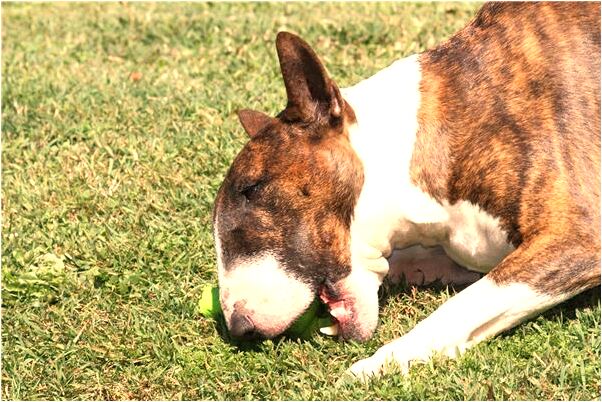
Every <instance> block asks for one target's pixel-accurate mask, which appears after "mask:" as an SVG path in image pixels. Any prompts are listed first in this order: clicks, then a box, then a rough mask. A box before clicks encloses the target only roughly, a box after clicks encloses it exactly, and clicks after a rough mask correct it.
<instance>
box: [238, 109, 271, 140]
mask: <svg viewBox="0 0 602 402" xmlns="http://www.w3.org/2000/svg"><path fill="white" fill-rule="evenodd" d="M237 114H238V120H240V124H242V127H243V128H244V129H245V131H246V132H247V134H249V137H251V138H253V137H254V136H255V135H257V133H258V132H259V131H261V129H262V128H264V127H266V126H267V125H268V124H270V122H271V121H272V120H274V119H273V118H272V117H270V116H268V115H267V114H264V113H261V112H257V111H255V110H250V109H242V110H239V111H238V112H237Z"/></svg>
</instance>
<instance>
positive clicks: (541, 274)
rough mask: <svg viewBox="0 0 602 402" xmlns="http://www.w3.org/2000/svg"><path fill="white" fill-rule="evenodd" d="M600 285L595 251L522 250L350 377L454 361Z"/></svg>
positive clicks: (536, 246) (567, 247) (563, 246)
mask: <svg viewBox="0 0 602 402" xmlns="http://www.w3.org/2000/svg"><path fill="white" fill-rule="evenodd" d="M592 243H593V242H592ZM593 244H595V243H593ZM599 283H600V261H599V257H598V252H597V251H596V250H587V249H584V248H583V247H581V246H579V245H575V244H572V245H571V244H570V242H557V243H555V244H550V243H545V242H537V241H535V242H532V243H531V244H530V245H522V246H521V247H519V248H518V249H517V250H516V251H514V252H513V253H512V254H510V255H509V256H508V257H506V259H504V261H502V262H501V263H500V264H499V265H498V266H497V267H496V268H494V269H493V270H492V271H491V272H490V273H489V274H488V275H487V276H485V277H484V278H483V279H481V280H479V281H478V282H476V283H474V284H473V285H471V286H469V287H468V288H466V289H465V290H464V291H462V292H460V293H459V294H457V295H455V296H454V297H452V298H451V299H449V300H448V301H447V302H445V303H444V304H443V305H442V306H441V307H439V309H437V310H436V311H435V312H434V313H433V314H431V315H430V316H429V317H427V318H426V319H425V320H423V321H422V322H420V323H419V324H418V325H416V327H414V329H412V330H411V331H410V332H408V333H407V334H406V335H404V336H403V337H401V338H399V339H397V340H395V341H393V342H391V343H389V344H387V345H385V346H383V347H381V348H380V349H379V350H378V351H377V352H376V353H375V354H374V355H373V356H372V357H370V358H367V359H364V360H360V361H358V362H357V363H355V364H354V365H352V366H351V368H350V370H349V371H350V372H351V374H353V375H355V376H356V377H359V378H362V379H366V378H367V377H370V376H374V375H377V374H380V373H381V372H383V371H384V370H386V368H387V367H389V366H390V365H396V366H399V368H401V370H402V371H403V372H406V371H407V369H408V367H409V365H410V363H411V362H412V361H420V360H422V361H424V360H427V359H428V358H429V357H430V356H432V355H433V354H434V353H442V354H444V355H447V356H450V357H456V356H457V355H458V354H459V353H461V352H463V351H464V350H466V349H467V348H469V347H470V346H472V345H474V344H476V343H478V342H480V341H482V340H484V339H486V338H488V337H491V336H494V335H496V334H498V333H499V332H501V331H504V330H506V329H509V328H511V327H513V326H515V325H517V324H518V323H520V322H521V321H523V320H525V319H527V318H529V317H531V316H533V315H535V314H537V313H539V312H541V311H543V310H545V309H547V308H550V307H551V306H553V305H555V304H557V303H560V302H561V301H564V300H566V299H568V298H570V297H571V296H573V295H575V294H577V293H579V292H581V291H583V290H585V289H587V288H590V287H593V286H596V285H597V284H599Z"/></svg>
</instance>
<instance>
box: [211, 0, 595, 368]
mask: <svg viewBox="0 0 602 402" xmlns="http://www.w3.org/2000/svg"><path fill="white" fill-rule="evenodd" d="M277 49H278V56H279V59H280V64H281V68H282V72H283V77H284V81H285V86H286V89H287V96H288V104H287V107H286V109H285V110H284V111H283V112H282V113H280V114H279V115H278V117H277V118H271V117H268V116H266V115H263V114H261V113H259V112H252V111H242V112H241V113H240V114H239V117H240V119H241V122H242V124H243V126H244V127H245V129H246V130H247V132H248V133H249V134H250V135H251V137H252V139H251V141H250V142H249V144H247V146H246V147H245V148H244V149H243V150H242V151H241V153H240V154H239V156H238V157H237V158H236V160H235V161H234V163H233V166H232V167H231V169H230V171H229V172H228V175H227V177H226V179H225V181H224V184H223V185H222V188H221V189H220V192H219V193H218V196H217V199H216V207H215V217H214V226H215V240H216V247H217V256H218V266H219V275H220V287H221V289H222V290H221V302H222V306H223V309H224V312H225V316H226V320H227V323H228V326H229V328H230V331H231V332H232V334H233V335H235V336H256V335H259V336H264V337H273V336H276V335H277V334H279V333H281V332H282V331H284V330H285V329H286V328H287V327H288V326H289V325H290V324H291V323H292V322H293V321H294V320H295V319H296V317H298V316H299V315H300V314H301V313H302V312H303V311H304V309H306V308H307V306H308V305H309V303H310V302H311V301H312V300H313V298H314V297H315V295H316V294H319V295H320V297H321V298H322V300H323V301H324V302H325V303H327V304H328V306H329V309H330V312H331V314H332V315H333V317H335V318H336V320H337V324H338V325H337V328H336V330H337V331H338V333H339V335H340V336H341V337H342V338H344V339H357V340H363V339H367V338H369V337H370V336H371V334H372V333H373V331H374V329H375V327H376V324H377V320H378V296H377V292H378V288H379V286H380V284H381V283H382V281H383V279H384V278H385V276H386V275H387V274H388V275H389V276H390V277H392V278H393V279H400V278H401V277H403V276H405V277H406V278H410V279H412V278H415V279H413V280H412V281H413V282H418V283H419V284H424V283H428V282H432V281H433V280H435V279H440V280H441V279H443V280H442V281H443V282H444V283H449V282H462V283H469V282H472V281H475V280H477V279H478V278H479V275H476V274H474V273H469V272H467V271H465V270H463V269H461V268H459V267H458V265H461V266H463V267H466V268H468V269H470V270H472V271H477V272H480V273H486V275H485V276H484V277H483V278H482V279H479V280H478V281H476V283H474V284H472V285H471V286H469V287H468V288H466V289H465V290H463V291H462V292H460V293H459V294H457V295H456V296H454V297H452V298H451V299H450V300H449V301H448V302H446V303H445V304H444V305H442V306H441V307H440V308H439V309H438V310H437V311H435V312H434V313H433V314H432V315H431V316H429V317H428V318H427V319H426V320H424V321H423V322H421V323H420V324H418V325H417V326H416V327H415V328H414V329H413V330H412V331H410V332H409V333H408V334H406V335H405V336H403V337H402V338H400V339H398V340H395V341H393V342H391V343H389V344H387V345H385V346H384V347H382V348H381V349H380V350H379V351H378V352H377V353H376V354H375V355H374V356H372V357H370V358H368V359H365V360H362V361H360V362H357V363H356V364H354V365H353V366H352V368H351V372H352V373H354V374H356V375H358V376H364V375H373V374H375V373H378V372H379V371H380V370H382V368H383V367H384V366H385V365H386V364H387V363H389V362H392V363H396V364H397V365H399V366H401V367H402V369H405V368H407V366H408V364H409V362H410V361H413V360H424V359H427V358H428V357H429V356H430V355H432V354H433V353H436V352H440V353H445V354H447V355H450V356H455V355H456V354H457V353H458V351H460V352H461V351H463V350H465V349H466V348H467V347H470V346H471V345H473V344H475V343H477V342H479V341H481V340H483V339H485V338H487V337H490V336H493V335H495V334H497V333H499V332H501V331H503V330H505V329H508V328H510V327H512V326H514V325H516V324H518V323H519V322H521V321H523V320H525V319H526V318H528V317H530V316H532V315H534V314H536V313H538V312H541V311H543V310H545V309H547V308H549V307H551V306H553V305H555V304H557V303H559V302H561V301H563V300H566V299H568V298H570V297H572V296H573V295H575V294H577V293H579V292H581V291H583V290H585V289H588V288H591V287H593V286H596V285H598V284H599V283H600V256H599V253H600V226H599V224H600V209H599V206H600V200H599V186H600V183H599V170H600V6H599V4H596V3H581V4H555V3H540V4H538V3H529V4H523V3H509V4H493V3H492V4H486V5H485V6H484V7H483V8H482V9H481V11H480V12H479V13H478V14H477V16H476V17H475V19H474V20H473V21H472V22H471V23H470V24H469V25H468V26H467V27H466V28H464V29H463V30H461V31H460V32H459V33H457V34H456V35H455V36H453V37H452V38H451V39H450V40H448V41H447V42H445V43H444V44H442V45H440V46H438V47H437V48H435V49H433V50H430V51H427V52H425V53H422V54H420V55H417V56H411V57H408V58H406V59H402V60H399V61H397V62H395V63H394V64H392V65H391V66H390V67H388V68H386V69H385V70H383V71H381V72H379V73H377V74H376V75H375V76H373V77H371V78H369V79H367V80H365V81H362V82H360V83H359V84H357V85H356V86H354V87H351V88H347V89H343V90H341V91H339V89H338V88H337V87H336V85H335V84H334V82H333V81H332V80H331V79H330V78H329V77H328V75H327V74H326V71H325V69H324V67H323V66H322V65H321V63H320V61H319V60H318V58H317V56H316V55H315V53H314V52H313V51H312V50H311V48H310V47H309V46H308V45H307V44H306V43H305V42H303V41H302V40H300V39H299V38H297V37H295V36H294V35H291V34H286V33H281V34H279V35H278V39H277ZM434 246H437V248H434V249H430V248H429V249H424V248H422V247H434ZM442 249H443V250H445V253H446V254H447V255H448V256H449V257H451V260H450V259H448V258H447V257H446V256H445V254H443V253H442V252H441V250H442ZM427 254H431V255H432V256H433V257H434V259H431V260H430V261H431V262H430V263H424V261H427V258H425V256H426V255H427ZM433 261H434V262H433ZM411 262H414V264H410V263H411ZM416 270H418V271H419V275H417V276H416V275H415V276H414V277H412V276H411V275H412V273H414V274H415V271H416Z"/></svg>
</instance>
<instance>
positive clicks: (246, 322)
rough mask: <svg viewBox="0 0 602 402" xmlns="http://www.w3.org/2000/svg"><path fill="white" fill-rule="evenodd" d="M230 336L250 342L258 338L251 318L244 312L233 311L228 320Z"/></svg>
mask: <svg viewBox="0 0 602 402" xmlns="http://www.w3.org/2000/svg"><path fill="white" fill-rule="evenodd" d="M230 335H232V336H233V337H234V338H238V339H245V340H251V339H255V338H257V337H258V334H257V332H256V331H255V324H253V321H252V320H251V318H250V317H249V316H248V315H247V314H245V313H244V312H243V313H241V312H238V311H236V310H234V313H233V314H232V317H231V318H230Z"/></svg>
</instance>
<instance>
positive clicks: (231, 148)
mask: <svg viewBox="0 0 602 402" xmlns="http://www.w3.org/2000/svg"><path fill="white" fill-rule="evenodd" d="M477 8H478V5H477V4H467V3H464V4H456V3H453V4H451V3H450V4H446V3H422V4H412V3H386V4H384V3H370V4H366V3H353V4H349V3H348V4H340V3H319V4H307V3H294V4H283V3H262V4H256V3H245V4H237V3H231V4H228V3H217V4H203V3H197V4H190V3H177V4H169V5H168V4H117V3H112V4H94V3H88V4H76V3H71V4H61V3H54V4H26V3H24V4H7V3H3V4H2V398H3V399H438V400H446V399H493V398H495V399H599V398H600V289H599V288H597V289H595V290H594V291H590V292H588V293H587V294H585V295H584V296H581V297H579V298H577V299H575V300H572V301H571V302H569V303H568V304H565V305H563V306H561V307H560V308H556V309H555V310H553V311H552V312H548V313H547V314H545V315H544V316H543V317H539V318H536V319H534V320H532V321H530V322H528V323H527V324H524V325H522V326H520V327H518V328H517V329H515V330H514V331H511V332H510V333H507V334H505V335H503V336H500V337H498V338H496V339H494V340H492V341H489V342H486V343H484V344H482V345H479V346H478V347H476V348H474V349H472V350H471V351H469V352H468V353H466V355H464V356H463V357H462V358H460V359H459V360H457V361H451V360H444V359H435V360H434V361H433V362H430V363H428V364H425V365H417V366H414V367H413V368H412V370H411V372H410V375H409V376H407V377H401V376H399V375H389V376H386V377H384V378H382V379H381V380H379V381H375V382H373V383H371V384H368V385H364V384H348V383H337V380H338V379H339V378H340V377H341V374H342V373H343V372H344V370H345V369H346V368H347V367H348V366H349V365H350V364H351V363H352V362H354V361H356V360H357V359H360V358H363V357H367V356H368V355H370V354H371V353H373V352H374V351H375V350H376V349H377V348H378V346H379V345H381V344H383V343H384V342H385V341H387V340H390V339H392V338H394V337H396V336H399V335H401V334H403V333H404V332H406V331H408V330H409V329H410V328H411V327H412V326H413V325H414V324H415V323H416V322H417V321H418V320H420V319H422V318H424V317H425V316H427V315H428V314H429V313H430V312H431V311H433V310H434V309H435V308H436V307H437V306H438V305H439V304H440V303H441V302H442V301H443V300H445V299H446V298H447V297H449V295H448V293H447V292H446V291H436V290H429V291H426V290H424V291H423V290H420V291H417V292H416V291H415V290H414V291H413V290H405V291H404V290H403V289H394V290H390V291H388V292H385V293H384V296H385V297H383V308H382V314H381V325H380V326H379V329H378V330H377V333H376V335H375V336H374V338H373V339H372V340H371V341H369V342H367V343H365V344H357V343H340V342H338V341H336V340H334V339H332V338H327V337H322V336H320V335H316V336H315V337H314V338H313V339H311V340H309V341H293V340H289V339H278V340H274V341H268V342H264V343H262V344H260V345H258V346H257V347H255V348H237V347H236V346H234V345H232V344H230V343H228V342H226V341H224V340H223V338H222V337H221V336H220V332H219V331H218V329H219V328H217V329H216V325H215V324H214V323H213V322H211V321H207V320H203V319H202V318H201V317H199V315H198V314H197V313H196V312H195V304H196V302H197V300H198V297H199V293H200V289H201V287H202V285H203V284H205V283H207V282H214V281H216V277H217V276H216V272H215V254H214V250H213V241H212V235H211V208H212V203H213V198H214V195H215V192H216V190H217V187H218V186H219V184H220V182H221V180H222V178H223V176H224V173H225V171H226V169H227V167H228V165H229V162H230V161H231V160H232V158H233V157H234V156H235V154H236V152H237V151H238V150H239V149H240V148H241V146H242V145H243V144H244V142H245V141H246V135H245V134H244V132H243V130H242V129H241V127H240V126H239V124H238V121H237V118H236V117H235V114H234V111H235V110H236V109H238V108H243V107H250V108H256V109H260V110H263V111H267V112H269V113H272V114H275V113H277V112H278V111H279V110H280V109H281V108H282V107H283V106H284V104H285V92H284V87H283V85H282V81H281V78H280V75H279V70H278V63H277V59H276V53H275V49H274V39H275V36H276V33H277V32H278V31H279V30H284V29H286V30H290V31H293V32H296V33H298V34H300V35H301V36H302V37H304V38H305V39H306V40H307V41H308V42H309V43H311V44H312V45H313V46H314V47H315V49H316V50H317V52H318V53H319V54H320V55H321V56H322V57H323V60H324V61H325V63H326V65H327V66H328V69H329V70H330V72H331V73H332V75H333V76H334V77H335V78H336V79H337V81H338V83H339V84H340V86H346V85H350V84H352V83H355V82H357V81H358V80H360V79H361V78H363V77H367V76H369V75H371V74H373V73H375V72H376V71H378V70H379V69H381V68H383V67H385V66H387V65H388V64H390V63H391V62H392V61H394V60H395V59H397V58H400V57H402V56H405V55H409V54H411V53H414V52H418V51H422V50H424V49H425V48H427V47H430V46H433V45H435V44H436V43H438V42H439V41H441V40H443V39H444V38H446V37H447V36H449V35H450V34H451V33H453V32H454V31H456V30H457V29H459V28H461V27H462V26H463V25H464V24H465V23H466V22H467V21H468V20H469V19H470V17H471V15H472V14H473V12H474V11H475V10H476V9H477Z"/></svg>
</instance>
